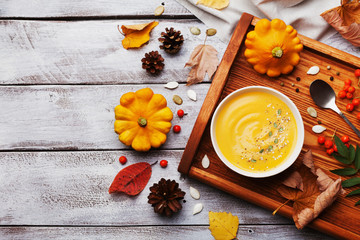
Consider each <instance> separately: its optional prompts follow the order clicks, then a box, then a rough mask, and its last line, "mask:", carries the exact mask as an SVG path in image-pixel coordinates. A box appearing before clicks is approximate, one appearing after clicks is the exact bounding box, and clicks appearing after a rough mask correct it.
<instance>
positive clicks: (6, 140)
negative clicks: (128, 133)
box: [0, 84, 209, 150]
mask: <svg viewBox="0 0 360 240" xmlns="http://www.w3.org/2000/svg"><path fill="white" fill-rule="evenodd" d="M144 87H151V88H152V89H153V91H154V92H155V93H160V94H162V95H164V96H165V98H166V99H167V102H168V106H169V107H170V109H171V110H172V112H173V113H174V118H173V120H172V124H173V125H176V124H178V125H180V126H181V127H182V130H181V132H180V133H179V134H175V133H173V131H170V132H169V133H168V135H167V136H168V139H167V142H166V143H165V144H164V145H163V146H162V147H161V149H164V148H165V149H174V148H177V149H180V148H184V146H185V145H186V142H187V140H188V138H189V135H190V132H191V127H192V126H193V124H194V122H195V118H196V116H197V115H198V112H199V109H200V106H201V105H202V103H203V101H204V98H205V95H206V93H207V90H208V88H209V84H197V85H193V86H190V87H187V86H185V85H184V84H181V85H180V86H179V87H178V88H177V89H175V90H169V89H166V88H164V87H163V85H162V84H159V85H102V86H101V85H99V86H32V87H29V86H13V87H5V86H3V87H1V86H0V116H1V118H0V150H25V149H26V150H36V149H38V150H39V149H41V150H55V149H65V150H69V149H129V147H127V146H125V145H124V144H122V143H121V142H120V141H119V140H118V135H117V134H116V133H115V132H114V121H115V114H114V108H115V106H117V105H119V104H120V97H121V95H122V94H124V93H126V92H130V91H131V92H134V91H137V90H139V89H141V88H144ZM188 89H193V90H194V91H195V92H196V93H197V99H198V100H197V101H196V102H194V101H192V100H190V99H189V98H188V97H187V93H186V92H187V90H188ZM174 94H177V95H179V96H180V97H182V99H183V104H182V105H181V106H179V105H176V104H175V103H174V102H173V100H172V97H173V95H174ZM180 108H181V109H183V110H184V111H185V112H187V113H188V114H187V115H186V116H184V117H183V118H181V119H180V118H179V117H177V115H176V111H177V110H178V109H180Z"/></svg>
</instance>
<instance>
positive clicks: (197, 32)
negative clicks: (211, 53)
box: [190, 27, 201, 35]
mask: <svg viewBox="0 0 360 240" xmlns="http://www.w3.org/2000/svg"><path fill="white" fill-rule="evenodd" d="M190 32H191V33H192V34H193V35H200V33H201V31H200V29H199V28H198V27H192V28H190Z"/></svg>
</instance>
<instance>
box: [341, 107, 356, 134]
mask: <svg viewBox="0 0 360 240" xmlns="http://www.w3.org/2000/svg"><path fill="white" fill-rule="evenodd" d="M339 114H340V116H341V117H342V118H343V119H344V120H345V122H347V124H349V126H350V127H351V128H352V130H354V132H355V133H356V135H357V136H358V137H360V131H359V130H358V129H357V128H356V127H355V126H354V125H353V124H352V123H351V122H350V121H349V119H347V118H346V117H345V115H344V114H343V113H342V112H340V113H339Z"/></svg>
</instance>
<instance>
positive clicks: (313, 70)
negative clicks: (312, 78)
mask: <svg viewBox="0 0 360 240" xmlns="http://www.w3.org/2000/svg"><path fill="white" fill-rule="evenodd" d="M319 71H320V68H319V67H318V66H312V67H311V68H309V70H308V71H307V72H306V73H307V74H309V75H316V74H318V73H319Z"/></svg>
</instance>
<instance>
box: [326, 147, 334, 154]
mask: <svg viewBox="0 0 360 240" xmlns="http://www.w3.org/2000/svg"><path fill="white" fill-rule="evenodd" d="M333 152H334V149H333V148H329V149H326V153H327V154H328V155H331V154H333Z"/></svg>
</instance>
